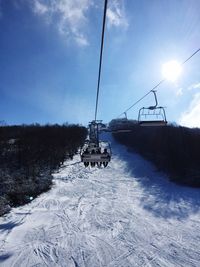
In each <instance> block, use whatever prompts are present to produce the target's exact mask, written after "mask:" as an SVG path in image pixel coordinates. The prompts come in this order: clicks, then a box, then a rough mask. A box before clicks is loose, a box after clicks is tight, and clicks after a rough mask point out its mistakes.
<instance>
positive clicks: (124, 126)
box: [109, 112, 134, 133]
mask: <svg viewBox="0 0 200 267" xmlns="http://www.w3.org/2000/svg"><path fill="white" fill-rule="evenodd" d="M123 114H124V117H123V118H119V119H113V120H112V121H111V122H110V124H109V129H110V131H111V132H112V133H127V132H131V131H132V126H133V124H134V122H133V121H131V120H128V118H127V113H126V112H124V113H123Z"/></svg>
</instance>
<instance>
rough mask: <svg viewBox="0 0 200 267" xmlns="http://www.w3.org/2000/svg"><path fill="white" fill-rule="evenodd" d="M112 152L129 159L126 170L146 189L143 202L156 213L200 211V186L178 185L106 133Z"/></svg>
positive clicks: (180, 214)
mask: <svg viewBox="0 0 200 267" xmlns="http://www.w3.org/2000/svg"><path fill="white" fill-rule="evenodd" d="M107 139H109V140H110V142H111V143H112V147H113V156H114V157H115V156H116V157H117V158H119V159H120V160H123V161H125V162H126V171H127V173H129V174H130V175H131V176H133V179H136V180H137V182H138V183H139V186H141V189H142V190H143V191H144V194H143V195H142V196H141V198H140V202H141V206H142V207H143V208H144V209H146V210H148V211H149V212H151V213H152V214H153V215H154V216H157V217H162V218H176V219H179V220H184V219H185V218H187V217H188V216H190V215H191V214H194V213H197V212H199V211H200V189H199V188H190V187H186V186H180V185H177V184H175V183H173V182H171V181H169V177H168V176H167V175H166V174H164V173H162V172H159V171H157V170H156V167H155V166H154V165H153V164H152V163H150V162H149V161H147V160H145V159H144V158H143V157H141V156H140V155H139V154H137V153H135V152H134V151H133V150H132V151H131V150H130V151H128V150H127V148H126V147H125V146H123V145H120V144H118V143H117V142H116V141H115V140H114V138H112V136H111V135H109V134H108V135H107Z"/></svg>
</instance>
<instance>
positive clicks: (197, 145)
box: [113, 125, 200, 187]
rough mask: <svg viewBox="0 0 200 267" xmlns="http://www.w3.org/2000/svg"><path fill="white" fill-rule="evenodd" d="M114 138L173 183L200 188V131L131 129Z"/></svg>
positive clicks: (138, 127)
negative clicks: (166, 175) (147, 161)
mask: <svg viewBox="0 0 200 267" xmlns="http://www.w3.org/2000/svg"><path fill="white" fill-rule="evenodd" d="M113 136H114V138H115V139H116V140H117V141H118V142H120V143H121V144H124V145H126V146H127V148H128V149H132V150H134V151H136V152H137V153H139V154H140V155H142V156H143V157H145V158H146V159H147V160H150V161H151V162H152V163H153V164H154V165H155V166H156V167H157V169H158V170H161V171H163V172H165V173H166V174H168V176H169V179H171V180H172V181H174V182H176V183H179V184H182V185H187V186H192V187H200V157H199V151H200V129H190V128H186V127H181V126H179V127H174V126H166V127H141V126H138V125H135V126H132V127H131V131H130V132H119V133H113Z"/></svg>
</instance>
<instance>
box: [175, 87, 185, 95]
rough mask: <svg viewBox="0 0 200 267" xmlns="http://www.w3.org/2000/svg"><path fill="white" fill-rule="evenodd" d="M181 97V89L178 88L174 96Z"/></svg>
mask: <svg viewBox="0 0 200 267" xmlns="http://www.w3.org/2000/svg"><path fill="white" fill-rule="evenodd" d="M182 95H183V88H179V89H178V90H177V91H176V96H182Z"/></svg>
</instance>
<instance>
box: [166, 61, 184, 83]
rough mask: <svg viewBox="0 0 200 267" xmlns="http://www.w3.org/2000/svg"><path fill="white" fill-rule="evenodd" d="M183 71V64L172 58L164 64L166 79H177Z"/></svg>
mask: <svg viewBox="0 0 200 267" xmlns="http://www.w3.org/2000/svg"><path fill="white" fill-rule="evenodd" d="M181 72H182V68H181V65H180V64H179V63H178V62H177V61H176V60H171V61H169V62H167V63H165V64H163V66H162V75H163V77H164V78H165V79H166V80H169V81H172V82H174V81H176V80H177V79H178V77H179V76H180V74H181Z"/></svg>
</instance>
